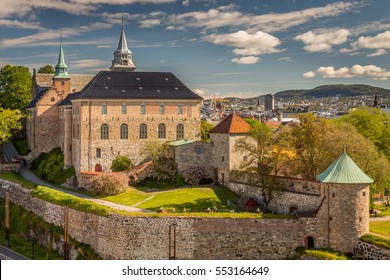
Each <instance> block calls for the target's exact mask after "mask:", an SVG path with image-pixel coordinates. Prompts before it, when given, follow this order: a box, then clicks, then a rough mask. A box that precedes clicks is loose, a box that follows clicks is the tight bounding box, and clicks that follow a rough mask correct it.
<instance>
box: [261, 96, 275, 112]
mask: <svg viewBox="0 0 390 280" xmlns="http://www.w3.org/2000/svg"><path fill="white" fill-rule="evenodd" d="M274 109H275V99H274V96H273V95H272V94H267V95H265V96H264V110H265V111H266V112H267V111H272V110H274Z"/></svg>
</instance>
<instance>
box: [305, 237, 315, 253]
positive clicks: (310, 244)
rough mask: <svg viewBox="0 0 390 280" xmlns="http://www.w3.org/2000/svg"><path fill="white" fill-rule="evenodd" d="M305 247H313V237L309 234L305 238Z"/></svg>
mask: <svg viewBox="0 0 390 280" xmlns="http://www.w3.org/2000/svg"><path fill="white" fill-rule="evenodd" d="M305 243H306V249H309V250H310V249H314V238H313V237H311V236H307V237H306V239H305Z"/></svg>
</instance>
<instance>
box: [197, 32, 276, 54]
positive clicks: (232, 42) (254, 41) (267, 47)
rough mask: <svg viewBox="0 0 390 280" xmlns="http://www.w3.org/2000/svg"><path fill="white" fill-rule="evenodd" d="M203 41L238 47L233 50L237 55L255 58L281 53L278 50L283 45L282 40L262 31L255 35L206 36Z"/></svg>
mask: <svg viewBox="0 0 390 280" xmlns="http://www.w3.org/2000/svg"><path fill="white" fill-rule="evenodd" d="M203 40H205V41H208V42H212V43H213V44H216V45H224V46H229V47H236V48H235V49H234V50H233V53H234V54H235V55H242V56H251V55H252V56H253V55H260V54H271V53H278V52H281V50H279V49H278V48H277V46H279V45H280V44H281V42H280V40H279V39H278V38H276V37H274V36H272V35H270V34H268V33H264V32H262V31H258V32H256V33H254V34H250V33H248V32H246V31H238V32H235V33H230V34H211V35H207V36H205V37H204V38H203Z"/></svg>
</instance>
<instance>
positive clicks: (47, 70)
mask: <svg viewBox="0 0 390 280" xmlns="http://www.w3.org/2000/svg"><path fill="white" fill-rule="evenodd" d="M38 73H40V74H54V67H53V66H51V65H49V64H47V65H45V66H42V67H41V68H39V70H38Z"/></svg>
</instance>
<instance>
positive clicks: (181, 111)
mask: <svg viewBox="0 0 390 280" xmlns="http://www.w3.org/2000/svg"><path fill="white" fill-rule="evenodd" d="M177 113H178V114H179V115H181V114H183V105H182V104H179V105H177Z"/></svg>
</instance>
